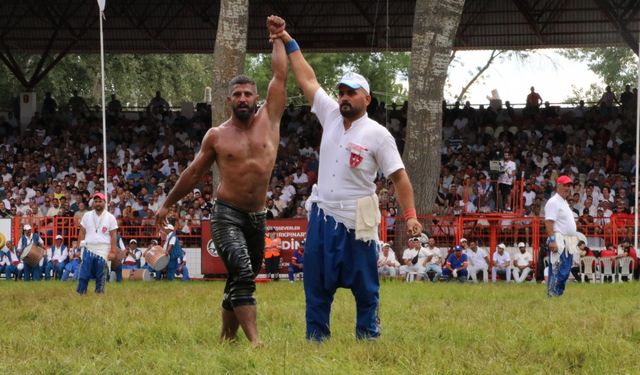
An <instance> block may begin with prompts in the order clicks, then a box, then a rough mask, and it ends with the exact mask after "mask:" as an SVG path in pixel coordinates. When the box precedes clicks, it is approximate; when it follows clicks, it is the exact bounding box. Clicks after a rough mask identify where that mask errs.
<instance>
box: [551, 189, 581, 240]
mask: <svg viewBox="0 0 640 375" xmlns="http://www.w3.org/2000/svg"><path fill="white" fill-rule="evenodd" d="M544 219H545V220H553V221H554V224H553V231H554V232H560V233H561V234H563V235H565V236H575V235H577V234H578V231H577V229H576V221H575V219H574V216H573V211H571V208H570V207H569V203H567V201H566V200H565V199H564V198H562V197H561V196H560V194H558V193H556V194H554V195H553V196H552V197H551V198H550V199H549V200H548V201H547V204H545V206H544Z"/></svg>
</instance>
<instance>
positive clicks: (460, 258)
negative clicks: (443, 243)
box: [442, 245, 469, 283]
mask: <svg viewBox="0 0 640 375" xmlns="http://www.w3.org/2000/svg"><path fill="white" fill-rule="evenodd" d="M467 266H468V261H467V256H466V255H465V254H464V253H463V252H462V246H460V245H456V246H454V247H453V253H452V254H449V256H448V257H447V262H446V263H445V266H444V269H443V270H442V275H443V276H444V277H446V278H447V281H451V280H453V279H457V280H458V281H459V282H461V283H464V282H465V281H467V277H469V272H468V271H467Z"/></svg>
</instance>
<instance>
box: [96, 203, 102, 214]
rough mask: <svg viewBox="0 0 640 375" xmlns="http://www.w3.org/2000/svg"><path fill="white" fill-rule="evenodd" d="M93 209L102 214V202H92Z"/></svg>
mask: <svg viewBox="0 0 640 375" xmlns="http://www.w3.org/2000/svg"><path fill="white" fill-rule="evenodd" d="M93 209H94V210H95V211H96V213H98V214H102V211H104V202H93Z"/></svg>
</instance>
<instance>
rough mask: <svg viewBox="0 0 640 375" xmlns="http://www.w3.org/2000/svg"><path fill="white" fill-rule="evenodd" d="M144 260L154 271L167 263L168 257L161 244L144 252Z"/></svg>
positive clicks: (160, 269)
mask: <svg viewBox="0 0 640 375" xmlns="http://www.w3.org/2000/svg"><path fill="white" fill-rule="evenodd" d="M144 260H145V261H146V262H147V263H148V264H149V265H150V266H151V267H152V268H153V269H154V270H156V271H162V270H164V269H165V268H167V266H168V265H169V257H168V256H167V255H166V254H165V253H164V249H163V248H162V247H161V246H158V245H156V246H153V247H152V248H151V249H149V250H147V252H145V253H144Z"/></svg>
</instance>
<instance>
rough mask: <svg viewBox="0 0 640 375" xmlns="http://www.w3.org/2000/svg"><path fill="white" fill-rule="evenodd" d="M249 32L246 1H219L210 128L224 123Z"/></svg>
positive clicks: (215, 174) (215, 177) (215, 182)
mask: <svg viewBox="0 0 640 375" xmlns="http://www.w3.org/2000/svg"><path fill="white" fill-rule="evenodd" d="M248 28H249V0H221V1H220V15H219V16H218V30H217V32H216V44H215V47H214V51H213V72H212V73H213V85H212V89H213V93H212V98H211V99H212V103H211V106H212V113H211V120H212V126H218V125H220V124H222V123H223V122H224V120H226V118H227V117H228V112H227V111H226V107H227V106H226V99H227V96H228V91H229V89H228V87H227V86H228V84H229V81H230V80H231V79H232V78H233V77H234V76H236V75H238V74H240V73H241V72H243V71H244V59H245V53H246V51H247V32H248ZM216 165H217V164H215V165H214V166H213V167H212V169H213V171H212V172H213V179H212V184H213V187H214V188H213V189H214V191H216V189H217V187H218V185H219V184H220V175H219V173H218V169H217V167H216Z"/></svg>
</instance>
